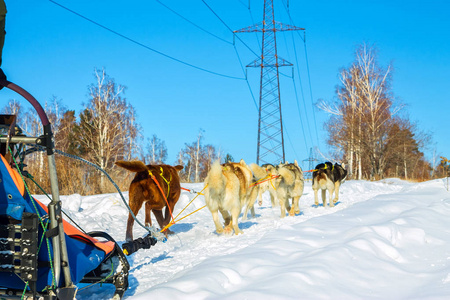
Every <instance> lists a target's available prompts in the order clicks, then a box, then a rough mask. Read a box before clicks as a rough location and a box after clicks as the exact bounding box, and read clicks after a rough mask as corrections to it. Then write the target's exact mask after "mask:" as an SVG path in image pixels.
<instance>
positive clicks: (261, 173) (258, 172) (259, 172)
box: [250, 164, 267, 179]
mask: <svg viewBox="0 0 450 300" xmlns="http://www.w3.org/2000/svg"><path fill="white" fill-rule="evenodd" d="M250 170H252V172H253V175H254V176H255V178H256V179H263V178H264V177H266V176H267V172H266V170H265V168H263V167H260V166H258V165H257V164H250Z"/></svg>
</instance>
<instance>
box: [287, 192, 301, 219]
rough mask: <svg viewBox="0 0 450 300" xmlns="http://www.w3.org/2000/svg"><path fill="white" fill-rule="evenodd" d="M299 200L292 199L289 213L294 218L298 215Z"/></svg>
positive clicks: (296, 198) (298, 198)
mask: <svg viewBox="0 0 450 300" xmlns="http://www.w3.org/2000/svg"><path fill="white" fill-rule="evenodd" d="M299 200H300V196H297V197H293V198H292V202H293V203H292V207H291V210H290V211H289V215H290V216H295V215H296V214H299V213H300V208H299V207H298V202H299Z"/></svg>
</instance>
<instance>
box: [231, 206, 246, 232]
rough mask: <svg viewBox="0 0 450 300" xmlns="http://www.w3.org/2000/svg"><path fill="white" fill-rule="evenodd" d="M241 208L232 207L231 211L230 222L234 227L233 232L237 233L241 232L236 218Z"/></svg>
mask: <svg viewBox="0 0 450 300" xmlns="http://www.w3.org/2000/svg"><path fill="white" fill-rule="evenodd" d="M240 212H241V210H240V209H237V208H236V209H233V210H232V211H231V223H232V226H233V229H234V234H235V235H238V234H239V233H243V232H242V231H241V230H240V229H239V226H238V218H239V214H240Z"/></svg>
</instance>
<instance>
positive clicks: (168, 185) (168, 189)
mask: <svg viewBox="0 0 450 300" xmlns="http://www.w3.org/2000/svg"><path fill="white" fill-rule="evenodd" d="M159 168H160V169H161V174H160V175H161V178H162V179H164V181H165V182H166V184H167V196H169V192H170V182H171V181H172V174H170V180H169V181H167V179H166V178H165V177H164V175H163V173H164V171H163V168H162V167H159Z"/></svg>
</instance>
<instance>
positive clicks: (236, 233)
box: [234, 229, 244, 235]
mask: <svg viewBox="0 0 450 300" xmlns="http://www.w3.org/2000/svg"><path fill="white" fill-rule="evenodd" d="M243 233H244V232H243V231H242V230H240V229H238V230H237V231H234V234H235V235H239V234H243Z"/></svg>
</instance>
